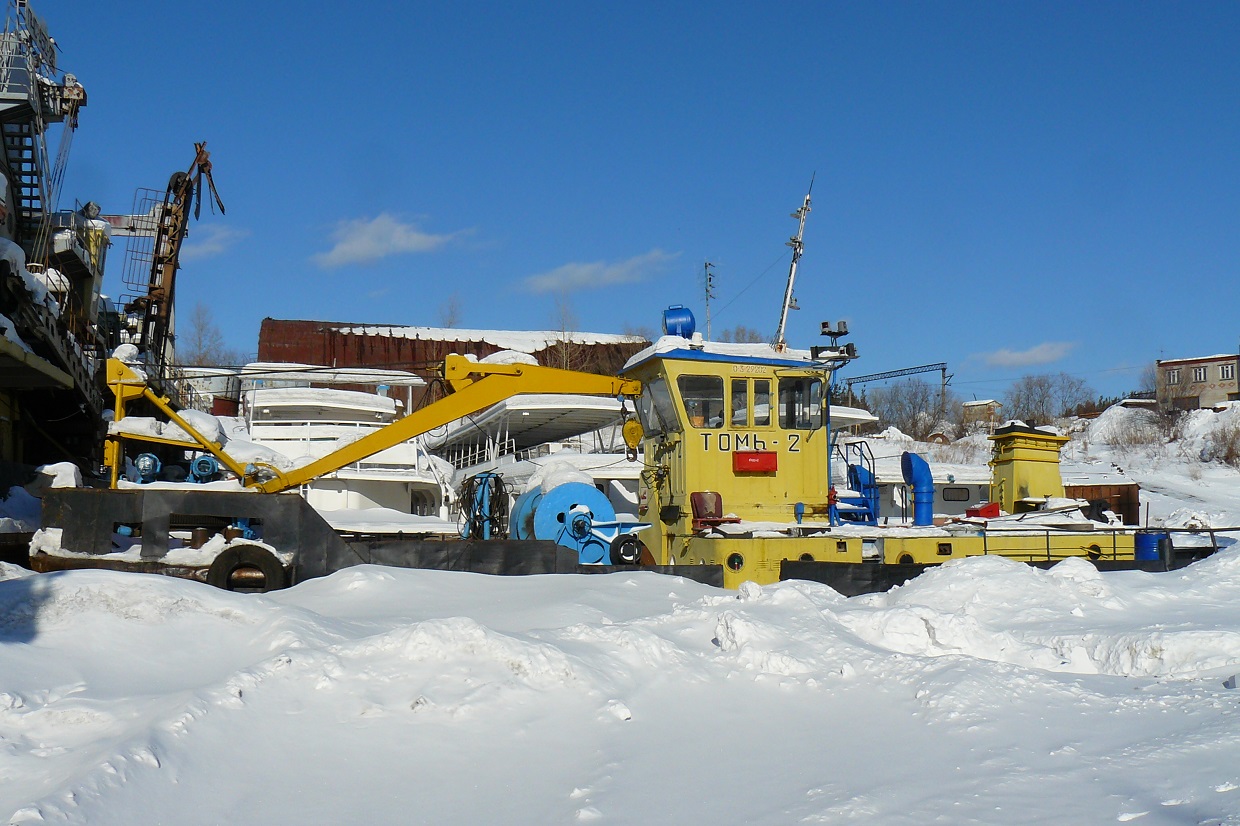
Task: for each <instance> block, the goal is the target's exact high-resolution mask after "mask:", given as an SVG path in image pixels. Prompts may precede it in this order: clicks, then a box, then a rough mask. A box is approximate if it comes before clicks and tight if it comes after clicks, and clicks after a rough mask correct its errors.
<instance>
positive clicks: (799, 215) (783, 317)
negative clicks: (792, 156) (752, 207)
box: [775, 175, 814, 353]
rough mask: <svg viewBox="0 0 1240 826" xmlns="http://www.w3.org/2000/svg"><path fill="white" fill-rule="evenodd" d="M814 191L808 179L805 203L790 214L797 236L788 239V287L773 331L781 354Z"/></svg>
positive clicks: (786, 344)
mask: <svg viewBox="0 0 1240 826" xmlns="http://www.w3.org/2000/svg"><path fill="white" fill-rule="evenodd" d="M813 191H814V176H813V175H811V176H810V179H809V190H808V191H806V193H805V203H803V204H801V208H800V209H798V210H797V211H796V212H794V213H792V216H791V217H793V218H796V219H797V221H798V223H797V234H796V235H794V236H792V237H791V238H790V239H788V246H790V247H792V264H791V265H790V266H789V267H788V286H787V287H785V288H784V304H783V307H782V308H781V309H780V311H779V327H777V328H776V329H775V349H776V350H777V351H778V352H781V353H782V352H783V351H784V350H787V349H788V343H787V342H786V341H785V340H784V329H785V328H786V327H787V324H788V311H789V310H791V309H794V308H795V307H796V303H795V301H794V300H793V298H792V285H793V283H794V282H795V281H796V279H797V262H798V261H800V260H801V252H802V251H803V250H804V249H805V245H804V244H802V243H801V236H802V235H804V234H805V216H806V215H809V196H810V193H812V192H813Z"/></svg>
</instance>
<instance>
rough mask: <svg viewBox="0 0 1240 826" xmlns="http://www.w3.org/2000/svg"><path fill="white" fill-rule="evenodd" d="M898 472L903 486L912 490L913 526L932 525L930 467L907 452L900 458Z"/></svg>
mask: <svg viewBox="0 0 1240 826" xmlns="http://www.w3.org/2000/svg"><path fill="white" fill-rule="evenodd" d="M900 472H901V473H902V474H904V484H906V485H910V486H911V487H912V488H913V524H914V525H933V524H934V477H932V476H931V475H930V465H929V464H927V463H926V460H925V459H923V458H921V457H920V456H918V455H917V454H916V453H909V452H908V451H907V450H906V451H905V452H904V454H903V455H901V456H900Z"/></svg>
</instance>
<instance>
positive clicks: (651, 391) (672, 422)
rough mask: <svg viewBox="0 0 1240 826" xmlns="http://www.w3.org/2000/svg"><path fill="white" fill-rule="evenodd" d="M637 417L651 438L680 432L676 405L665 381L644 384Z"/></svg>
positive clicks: (654, 380) (656, 380)
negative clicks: (661, 434)
mask: <svg viewBox="0 0 1240 826" xmlns="http://www.w3.org/2000/svg"><path fill="white" fill-rule="evenodd" d="M637 417H638V418H639V419H641V423H642V430H644V431H645V432H646V433H647V434H648V435H651V436H657V435H659V434H660V433H670V432H673V431H678V430H680V422H679V420H678V419H677V418H676V405H675V404H674V403H673V402H672V394H671V391H669V390H668V388H667V381H666V380H665V379H662V378H657V379H651V380H650V381H647V382H643V383H642V395H641V399H640V400H639V402H638V405H637Z"/></svg>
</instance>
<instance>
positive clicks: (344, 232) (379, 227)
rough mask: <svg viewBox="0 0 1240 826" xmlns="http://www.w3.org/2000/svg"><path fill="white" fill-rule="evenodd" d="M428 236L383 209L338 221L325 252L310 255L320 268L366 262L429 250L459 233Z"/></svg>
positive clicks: (437, 247) (413, 225) (416, 227)
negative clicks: (360, 216) (369, 215)
mask: <svg viewBox="0 0 1240 826" xmlns="http://www.w3.org/2000/svg"><path fill="white" fill-rule="evenodd" d="M460 234H461V233H460V232H453V233H449V234H447V235H432V234H430V233H427V232H423V231H422V230H421V229H419V228H418V226H417V225H416V224H411V223H404V222H402V221H400V220H398V219H397V218H396V217H395V216H393V215H390V214H388V213H386V212H383V213H380V214H379V215H377V216H375V217H374V218H354V219H352V220H348V221H341V222H340V223H338V224H337V225H336V228H335V229H334V230H332V234H331V237H332V240H333V241H334V242H335V246H334V247H332V248H331V249H330V250H328V251H327V252H321V253H318V254H316V255H313V256H311V260H313V261H314V262H315V263H316V264H318V265H319V266H320V267H323V268H324V269H329V268H331V267H339V266H343V265H345V264H369V263H372V262H374V261H378V260H379V259H380V258H387V257H388V256H389V255H402V254H405V253H410V252H431V251H432V250H436V249H439V248H440V247H442V246H443V245H444V244H446V243H448V242H449V241H451V240H452V239H453V238H455V237H457V236H458V235H460Z"/></svg>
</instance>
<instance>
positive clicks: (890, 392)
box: [866, 378, 942, 439]
mask: <svg viewBox="0 0 1240 826" xmlns="http://www.w3.org/2000/svg"><path fill="white" fill-rule="evenodd" d="M941 397H942V394H941V393H940V389H939V388H937V387H934V386H933V385H931V384H930V383H929V382H926V381H923V380H921V379H917V378H911V379H905V380H904V381H898V382H896V383H895V384H891V385H888V386H887V387H877V388H875V389H873V390H871V391H869V393H868V394H867V396H866V403H867V404H868V405H869V408H870V412H871V413H873V414H874V415H875V416H877V417H878V418H879V419H880V420H881V421H882V422H885V423H886V424H888V425H890V426H891V427H894V428H896V429H897V430H899V431H900V432H901V433H904V434H906V435H908V436H912V437H913V438H914V439H925V438H926V437H927V436H929V435H930V434H931V433H933V432H934V431H935V430H936V429H937V428H938V424H939V421H940V420H941V419H942V405H941V401H942V399H941Z"/></svg>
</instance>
